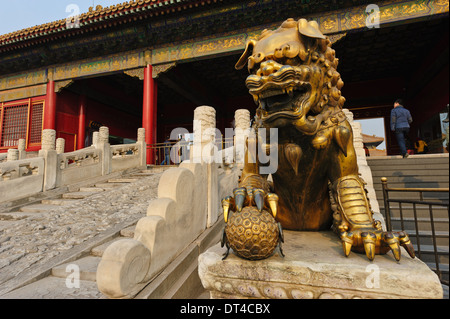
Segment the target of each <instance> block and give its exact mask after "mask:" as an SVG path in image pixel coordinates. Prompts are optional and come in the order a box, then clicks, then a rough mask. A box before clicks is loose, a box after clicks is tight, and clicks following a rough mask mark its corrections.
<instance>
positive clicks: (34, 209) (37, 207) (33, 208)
mask: <svg viewBox="0 0 450 319" xmlns="http://www.w3.org/2000/svg"><path fill="white" fill-rule="evenodd" d="M56 208H58V206H57V205H48V204H34V205H28V206H23V207H21V208H20V211H21V212H24V213H40V212H48V211H51V210H53V209H56Z"/></svg>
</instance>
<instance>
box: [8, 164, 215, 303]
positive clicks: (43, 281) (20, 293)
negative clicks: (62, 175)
mask: <svg viewBox="0 0 450 319" xmlns="http://www.w3.org/2000/svg"><path fill="white" fill-rule="evenodd" d="M168 168H170V167H153V168H149V169H148V170H144V171H134V172H131V173H128V174H123V175H120V176H115V177H113V178H109V179H108V180H100V181H98V182H94V183H85V184H86V185H84V186H76V185H72V186H70V187H68V188H67V189H64V190H59V191H55V192H53V194H51V195H50V194H49V196H47V197H46V198H45V199H40V198H39V197H40V196H41V194H37V195H36V196H35V198H33V199H31V200H30V199H29V198H27V199H22V200H21V201H19V202H20V204H19V205H16V206H15V207H12V208H10V209H9V211H8V212H0V219H2V220H3V222H4V223H8V222H9V223H14V221H17V220H26V219H27V218H28V217H30V216H34V217H36V216H38V215H40V214H41V215H43V216H45V215H46V214H47V215H51V214H53V213H54V210H55V209H57V208H58V207H73V205H77V203H79V204H80V205H82V204H83V200H86V199H88V200H89V198H90V197H92V196H94V195H97V194H102V195H104V196H105V197H107V196H109V195H108V192H109V191H111V190H114V189H118V188H120V187H121V186H124V185H131V184H132V183H136V182H137V181H139V180H141V179H142V178H145V177H148V176H152V175H155V174H158V173H160V172H162V171H163V170H165V169H168ZM156 186H157V184H156ZM24 202H26V203H25V204H24ZM16 204H17V203H16ZM84 204H86V202H84ZM140 217H142V216H140ZM140 217H139V218H140ZM139 218H136V219H134V220H127V221H124V222H122V223H119V224H117V225H116V226H114V227H112V228H110V229H108V230H106V231H103V232H101V233H100V234H98V236H95V237H94V238H92V239H90V240H88V241H86V242H83V243H82V244H80V245H75V246H74V247H73V248H71V249H69V250H67V251H65V252H63V253H61V254H59V255H57V256H56V257H54V258H52V259H50V260H48V261H47V262H45V263H44V264H42V265H38V266H34V267H31V269H27V270H25V271H24V272H21V273H20V274H19V275H18V276H16V277H14V278H11V279H10V280H6V281H4V282H1V280H0V299H104V298H106V297H105V296H104V295H103V294H102V293H101V292H100V291H99V290H98V288H97V283H96V273H97V267H98V265H99V263H100V261H101V258H102V256H103V253H104V251H105V250H106V248H107V247H108V246H109V245H110V244H112V243H113V242H115V241H117V240H121V239H123V238H133V237H134V230H135V227H136V223H137V221H138V220H139ZM43 227H45V226H44V225H43ZM222 227H223V222H222V220H219V221H218V222H217V223H216V224H215V225H214V226H212V227H210V228H209V229H207V230H206V231H205V232H204V233H203V234H202V235H200V236H199V238H197V239H196V240H195V241H194V242H193V243H191V244H190V245H189V246H187V247H186V248H185V249H184V250H183V251H182V252H181V253H180V254H179V255H178V256H177V257H176V258H175V259H174V260H173V261H172V262H171V263H170V264H169V265H168V266H167V267H166V269H165V270H164V271H162V272H161V273H160V274H158V275H157V276H156V277H155V278H154V279H153V280H152V282H151V283H150V284H149V285H148V286H147V287H145V288H144V290H143V291H142V292H141V293H139V294H138V295H137V296H136V299H148V298H150V299H155V298H156V299H171V298H183V299H185V298H189V299H193V298H194V299H208V298H209V293H207V292H206V291H205V290H204V288H203V286H202V285H201V282H200V279H199V278H198V270H197V259H198V256H199V255H200V253H202V252H203V251H205V250H206V249H207V248H208V247H210V246H211V245H212V244H215V243H217V242H218V241H219V235H220V233H221V230H222ZM0 234H1V232H0ZM0 253H1V242H0ZM1 271H2V269H1V268H0V273H1Z"/></svg>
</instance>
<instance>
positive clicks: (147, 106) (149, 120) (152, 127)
mask: <svg viewBox="0 0 450 319" xmlns="http://www.w3.org/2000/svg"><path fill="white" fill-rule="evenodd" d="M152 73H153V68H152V66H151V65H148V66H147V67H146V68H145V69H144V101H143V107H142V127H143V128H145V142H146V143H147V145H150V144H155V143H156V114H157V106H156V85H155V81H154V79H153V76H152ZM147 164H155V158H154V153H153V152H151V151H150V150H148V149H147Z"/></svg>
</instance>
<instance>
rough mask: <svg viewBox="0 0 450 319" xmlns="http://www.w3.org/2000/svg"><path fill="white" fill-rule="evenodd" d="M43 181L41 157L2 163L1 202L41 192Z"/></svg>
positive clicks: (0, 169)
mask: <svg viewBox="0 0 450 319" xmlns="http://www.w3.org/2000/svg"><path fill="white" fill-rule="evenodd" d="M43 181H44V159H43V158H41V157H36V158H30V159H23V160H15V161H8V162H4V163H0V202H1V201H6V200H14V199H17V198H20V197H24V196H29V195H31V194H35V193H38V192H41V191H42V186H43Z"/></svg>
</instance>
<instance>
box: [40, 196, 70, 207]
mask: <svg viewBox="0 0 450 319" xmlns="http://www.w3.org/2000/svg"><path fill="white" fill-rule="evenodd" d="M76 202H77V200H76V199H65V198H56V199H43V200H42V201H41V203H42V204H46V205H58V206H65V205H70V204H73V203H76Z"/></svg>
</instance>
